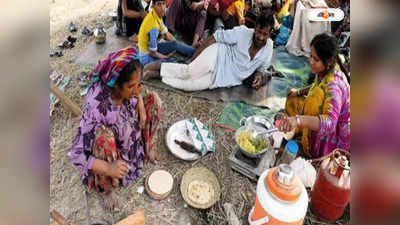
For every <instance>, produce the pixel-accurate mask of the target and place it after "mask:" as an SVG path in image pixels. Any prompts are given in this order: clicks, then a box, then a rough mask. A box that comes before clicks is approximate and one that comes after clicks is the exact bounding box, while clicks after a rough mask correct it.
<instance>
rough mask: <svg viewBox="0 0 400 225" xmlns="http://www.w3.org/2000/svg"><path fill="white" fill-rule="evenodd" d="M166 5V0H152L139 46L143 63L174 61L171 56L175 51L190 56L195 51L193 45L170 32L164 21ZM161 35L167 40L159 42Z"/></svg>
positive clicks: (141, 27)
mask: <svg viewBox="0 0 400 225" xmlns="http://www.w3.org/2000/svg"><path fill="white" fill-rule="evenodd" d="M165 7H166V4H165V0H152V10H151V11H150V12H149V13H148V14H147V15H146V17H145V18H144V20H143V22H142V25H141V26H140V30H139V37H138V46H139V59H140V62H141V63H142V65H146V64H148V63H150V62H154V61H162V62H171V61H174V60H173V59H171V56H172V55H173V54H174V53H175V52H178V53H180V54H182V55H184V56H187V57H190V56H192V55H193V53H194V51H195V49H194V48H193V47H192V46H189V45H186V44H184V43H182V42H179V41H177V40H175V38H174V36H172V34H171V33H169V32H168V29H167V27H166V26H165V25H164V23H163V21H162V17H163V16H164V13H165ZM160 35H161V38H163V39H165V40H166V42H163V43H159V42H158V38H159V36H160Z"/></svg>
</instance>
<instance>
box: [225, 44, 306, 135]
mask: <svg viewBox="0 0 400 225" xmlns="http://www.w3.org/2000/svg"><path fill="white" fill-rule="evenodd" d="M273 64H274V67H275V69H276V70H277V71H281V72H282V73H284V74H285V77H283V78H280V77H273V78H272V80H271V90H270V95H269V97H268V99H267V100H268V108H261V107H257V106H252V105H248V104H245V103H242V102H230V103H228V104H227V105H226V106H225V108H224V110H223V111H222V113H221V116H220V117H219V118H218V120H217V126H220V127H223V128H226V129H229V130H232V131H235V130H236V129H238V128H239V127H240V120H241V119H243V118H247V117H249V116H253V115H264V116H266V117H268V118H269V119H271V121H273V118H274V116H275V114H276V113H277V112H278V111H281V110H283V109H284V108H285V102H286V93H287V92H288V90H290V89H291V88H301V87H304V86H306V85H307V81H308V79H309V75H310V73H311V70H310V66H309V63H308V58H306V57H297V56H294V55H291V54H289V53H288V52H287V51H286V49H285V47H284V46H279V47H277V48H275V49H274V59H273Z"/></svg>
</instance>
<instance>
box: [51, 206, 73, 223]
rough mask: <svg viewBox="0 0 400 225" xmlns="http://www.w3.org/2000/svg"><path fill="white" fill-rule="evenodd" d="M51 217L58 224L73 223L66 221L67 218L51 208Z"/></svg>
mask: <svg viewBox="0 0 400 225" xmlns="http://www.w3.org/2000/svg"><path fill="white" fill-rule="evenodd" d="M50 216H51V218H53V220H54V221H55V222H56V224H59V225H74V224H72V223H68V222H67V220H66V219H65V218H64V217H63V216H62V215H61V214H60V213H59V212H57V210H55V209H54V210H53V211H51V212H50Z"/></svg>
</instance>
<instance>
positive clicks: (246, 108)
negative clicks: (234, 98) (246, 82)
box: [217, 102, 278, 131]
mask: <svg viewBox="0 0 400 225" xmlns="http://www.w3.org/2000/svg"><path fill="white" fill-rule="evenodd" d="M277 112H278V111H276V110H273V109H268V108H261V107H257V106H252V105H248V104H245V103H242V102H230V103H228V104H226V106H225V108H224V110H223V111H222V113H221V116H220V117H219V118H218V120H217V126H219V127H222V128H225V129H228V130H231V131H236V129H238V128H239V127H240V120H241V119H244V118H247V117H249V116H253V115H263V116H266V117H267V118H269V119H270V120H271V121H274V116H275V114H276V113H277Z"/></svg>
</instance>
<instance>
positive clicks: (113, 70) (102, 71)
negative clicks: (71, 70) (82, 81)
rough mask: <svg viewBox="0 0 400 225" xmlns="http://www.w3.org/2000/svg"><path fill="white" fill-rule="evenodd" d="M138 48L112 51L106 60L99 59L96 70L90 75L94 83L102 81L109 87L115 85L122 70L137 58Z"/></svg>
mask: <svg viewBox="0 0 400 225" xmlns="http://www.w3.org/2000/svg"><path fill="white" fill-rule="evenodd" d="M137 57H138V55H137V54H136V49H135V48H132V47H127V48H124V49H121V50H118V51H115V52H112V53H110V54H109V55H108V57H107V58H106V59H104V60H99V63H98V64H97V66H96V68H95V70H94V71H93V72H92V73H91V74H90V75H89V79H90V80H91V81H92V82H93V84H94V83H96V82H98V81H102V82H103V83H104V84H106V85H107V86H109V87H114V85H115V81H116V80H117V78H118V76H119V73H120V72H121V70H122V69H123V68H124V67H125V66H126V65H127V64H128V63H130V62H131V61H132V60H134V59H137Z"/></svg>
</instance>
